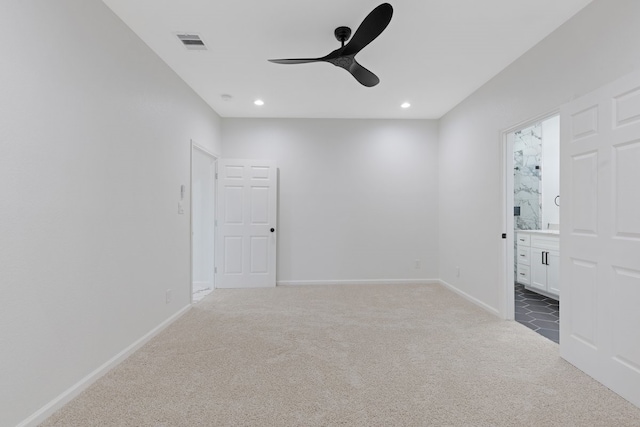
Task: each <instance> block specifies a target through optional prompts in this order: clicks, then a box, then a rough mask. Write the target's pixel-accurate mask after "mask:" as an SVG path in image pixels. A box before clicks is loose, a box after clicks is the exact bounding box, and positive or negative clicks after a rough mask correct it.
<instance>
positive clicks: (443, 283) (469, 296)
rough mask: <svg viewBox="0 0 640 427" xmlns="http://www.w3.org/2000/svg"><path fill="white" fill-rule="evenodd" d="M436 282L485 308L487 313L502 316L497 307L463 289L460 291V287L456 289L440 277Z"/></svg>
mask: <svg viewBox="0 0 640 427" xmlns="http://www.w3.org/2000/svg"><path fill="white" fill-rule="evenodd" d="M438 282H439V283H440V284H441V285H442V286H444V287H445V288H447V289H449V290H450V291H453V292H455V293H456V294H458V295H460V296H461V297H462V298H464V299H466V300H467V301H469V302H472V303H474V304H475V305H477V306H478V307H481V308H484V309H485V310H487V311H488V312H489V313H491V314H493V315H494V316H498V317H502V316H500V311H499V310H498V309H496V308H494V307H491V306H490V305H488V304H485V303H484V302H482V301H480V300H479V299H477V298H476V297H473V296H471V295H469V294H468V293H466V292H464V291H461V290H460V289H458V288H456V287H455V286H453V285H451V284H449V283H447V282H445V281H444V280H442V279H440V280H439V281H438Z"/></svg>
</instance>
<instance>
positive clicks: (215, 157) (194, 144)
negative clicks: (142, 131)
mask: <svg viewBox="0 0 640 427" xmlns="http://www.w3.org/2000/svg"><path fill="white" fill-rule="evenodd" d="M189 141H190V143H191V144H190V151H189V170H190V172H191V173H190V174H189V260H190V261H191V264H190V270H189V293H190V295H191V297H190V298H191V304H194V303H195V301H194V300H193V150H198V151H200V152H202V153H204V154H205V155H207V156H209V157H211V158H212V159H213V161H214V174H216V176H217V173H218V159H219V158H220V156H218V155H217V154H215V153H212V152H211V151H209V150H207V149H206V148H205V147H203V146H201V145H199V144H198V143H197V142H195V141H194V140H193V139H191V140H189ZM217 198H218V188H217V182H216V181H215V179H214V182H213V199H214V203H213V216H214V221H216V220H217V218H218V211H217V209H218V203H217V202H218V200H217ZM213 239H214V242H213V244H214V248H215V239H216V232H215V228H214V234H213ZM215 255H216V252H215V249H214V251H213V258H214V260H213V268H214V269H215V267H216V261H215ZM215 288H216V275H215V274H214V275H213V283H212V290H213V289H215Z"/></svg>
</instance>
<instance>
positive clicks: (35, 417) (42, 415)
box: [16, 304, 191, 427]
mask: <svg viewBox="0 0 640 427" xmlns="http://www.w3.org/2000/svg"><path fill="white" fill-rule="evenodd" d="M190 309H191V304H189V305H187V306H185V307H183V308H182V309H181V310H180V311H178V312H177V313H175V314H174V315H172V316H171V317H169V318H168V319H167V320H165V321H164V322H162V323H160V324H159V325H158V326H156V327H155V328H153V329H152V330H151V331H149V332H148V333H147V334H145V335H144V336H143V337H142V338H140V339H138V340H137V341H135V342H134V343H133V344H131V345H130V346H128V347H126V348H125V349H124V350H122V351H121V352H120V353H118V354H116V355H115V356H114V357H112V358H111V359H110V360H108V361H107V362H105V363H104V364H103V365H102V366H100V367H98V369H96V370H95V371H93V372H91V373H90V374H89V375H87V376H86V377H84V378H83V379H81V380H80V381H78V382H77V383H75V384H74V385H72V386H71V387H69V388H68V389H67V390H65V391H64V392H62V393H61V394H60V395H58V397H56V398H55V399H53V400H52V401H51V402H49V403H47V404H46V405H44V406H43V407H42V408H40V409H39V410H37V411H36V412H35V413H33V414H32V415H31V416H29V417H28V418H26V419H25V420H24V421H22V422H21V423H20V424H18V425H17V426H16V427H31V426H37V425H38V424H40V423H42V422H43V421H44V420H46V419H47V418H48V417H50V416H51V415H53V413H54V412H56V411H57V410H58V409H60V408H62V407H63V406H64V405H66V404H67V403H69V402H70V401H71V400H73V399H74V398H75V397H76V396H78V395H79V394H80V393H82V392H83V391H84V390H86V389H87V388H88V387H89V386H90V385H91V384H93V383H94V382H96V381H97V380H98V379H100V377H102V376H103V375H104V374H106V373H107V372H109V371H110V370H111V369H113V368H115V367H116V366H117V365H119V364H120V363H122V362H123V361H124V360H125V359H126V358H127V357H129V356H131V354H133V353H134V352H135V351H136V350H138V349H140V348H141V347H142V346H143V345H145V344H146V343H147V342H148V341H149V340H150V339H151V338H153V337H155V336H156V335H158V334H159V333H160V332H162V330H164V329H165V328H166V327H167V326H169V325H170V324H172V323H173V322H175V321H176V320H178V319H179V318H180V317H181V316H182V315H184V314H185V313H186V312H187V311H189V310H190Z"/></svg>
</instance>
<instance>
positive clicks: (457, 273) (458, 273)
mask: <svg viewBox="0 0 640 427" xmlns="http://www.w3.org/2000/svg"><path fill="white" fill-rule="evenodd" d="M456 277H460V267H456Z"/></svg>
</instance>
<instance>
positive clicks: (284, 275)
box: [222, 119, 438, 283]
mask: <svg viewBox="0 0 640 427" xmlns="http://www.w3.org/2000/svg"><path fill="white" fill-rule="evenodd" d="M222 129H223V141H224V142H223V151H224V153H225V157H227V158H249V159H268V160H274V161H275V162H276V163H277V165H278V167H279V170H280V180H279V191H280V193H279V228H278V230H279V231H278V270H277V280H278V282H279V283H291V282H295V283H301V282H303V283H309V282H312V283H317V282H318V281H319V282H325V283H326V282H333V281H359V280H369V281H370V280H396V279H401V280H416V279H434V278H437V277H438V261H437V253H438V249H437V246H438V228H437V215H438V207H437V203H438V197H437V191H438V185H437V181H438V165H437V161H438V148H437V123H436V122H435V121H426V120H415V121H412V120H304V119H290V120H280V119H265V120H256V119H224V120H223V126H222ZM416 260H419V261H420V263H421V267H420V268H418V269H416V268H415V261H416Z"/></svg>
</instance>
